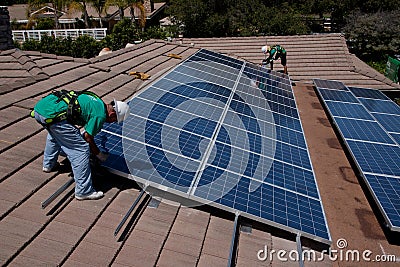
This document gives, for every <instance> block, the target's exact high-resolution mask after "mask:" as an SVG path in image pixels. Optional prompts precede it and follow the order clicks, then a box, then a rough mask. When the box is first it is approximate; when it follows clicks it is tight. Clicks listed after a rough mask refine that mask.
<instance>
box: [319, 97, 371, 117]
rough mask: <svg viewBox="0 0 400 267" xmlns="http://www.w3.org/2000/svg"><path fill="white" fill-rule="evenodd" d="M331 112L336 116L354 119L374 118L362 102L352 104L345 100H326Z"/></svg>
mask: <svg viewBox="0 0 400 267" xmlns="http://www.w3.org/2000/svg"><path fill="white" fill-rule="evenodd" d="M325 104H326V105H327V106H328V109H329V112H330V113H331V114H332V116H334V117H344V118H353V119H364V120H374V118H373V117H372V116H371V114H369V112H368V111H367V110H366V109H365V108H364V106H363V105H361V104H350V103H343V102H332V101H326V102H325Z"/></svg>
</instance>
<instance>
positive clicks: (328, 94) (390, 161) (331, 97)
mask: <svg viewBox="0 0 400 267" xmlns="http://www.w3.org/2000/svg"><path fill="white" fill-rule="evenodd" d="M314 83H315V85H316V87H317V90H318V92H319V94H320V96H321V98H322V99H323V100H324V103H325V106H326V108H327V110H328V111H329V113H330V115H331V117H332V119H333V121H334V123H335V124H336V126H337V128H338V130H339V132H340V134H341V135H342V138H343V140H344V141H345V144H346V145H347V147H348V149H349V151H350V153H351V154H352V156H353V158H354V160H355V162H356V163H357V166H358V168H359V169H360V172H361V174H362V177H363V179H364V180H365V182H366V185H367V186H368V188H369V190H370V192H371V194H372V196H373V197H374V199H375V202H376V203H377V205H378V207H379V208H380V210H381V212H382V214H383V215H384V217H385V220H386V223H387V225H388V227H389V228H390V229H391V230H392V231H400V146H399V144H400V139H399V137H400V107H399V106H398V105H397V104H396V103H394V102H393V101H391V100H390V99H389V98H388V97H386V96H385V95H384V94H383V93H382V92H380V91H379V90H374V89H368V88H356V87H350V88H347V87H346V86H344V85H343V84H342V83H341V82H337V81H327V80H320V79H314Z"/></svg>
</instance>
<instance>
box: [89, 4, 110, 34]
mask: <svg viewBox="0 0 400 267" xmlns="http://www.w3.org/2000/svg"><path fill="white" fill-rule="evenodd" d="M90 3H91V5H92V6H93V7H94V9H96V11H97V14H98V15H99V18H100V28H103V18H102V17H101V14H103V13H104V12H105V11H106V10H107V6H106V0H90Z"/></svg>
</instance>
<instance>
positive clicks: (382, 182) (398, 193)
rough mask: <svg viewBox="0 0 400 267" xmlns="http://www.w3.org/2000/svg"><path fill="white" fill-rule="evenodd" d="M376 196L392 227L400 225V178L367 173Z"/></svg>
mask: <svg viewBox="0 0 400 267" xmlns="http://www.w3.org/2000/svg"><path fill="white" fill-rule="evenodd" d="M365 179H366V180H367V182H368V183H369V185H370V187H371V189H372V192H373V194H374V197H375V198H376V199H377V201H378V203H381V205H380V206H381V208H382V209H383V210H384V213H385V214H386V216H387V217H388V221H389V222H390V223H391V227H397V228H399V227H400V178H392V177H385V176H378V175H370V174H366V175H365Z"/></svg>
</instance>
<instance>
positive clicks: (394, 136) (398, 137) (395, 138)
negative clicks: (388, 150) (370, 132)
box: [390, 133, 400, 144]
mask: <svg viewBox="0 0 400 267" xmlns="http://www.w3.org/2000/svg"><path fill="white" fill-rule="evenodd" d="M390 135H391V136H392V137H393V139H394V140H395V141H396V142H397V143H398V144H400V134H397V133H396V134H395V133H390Z"/></svg>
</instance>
